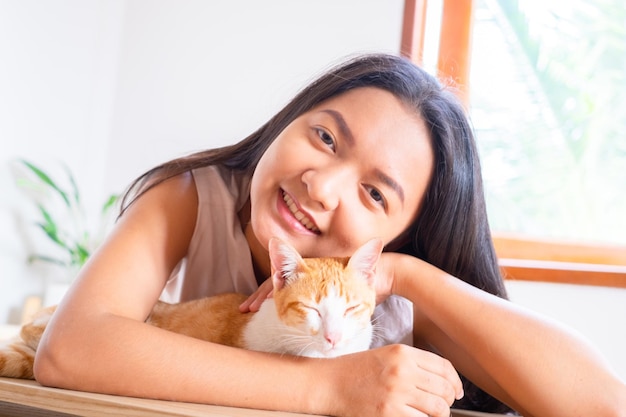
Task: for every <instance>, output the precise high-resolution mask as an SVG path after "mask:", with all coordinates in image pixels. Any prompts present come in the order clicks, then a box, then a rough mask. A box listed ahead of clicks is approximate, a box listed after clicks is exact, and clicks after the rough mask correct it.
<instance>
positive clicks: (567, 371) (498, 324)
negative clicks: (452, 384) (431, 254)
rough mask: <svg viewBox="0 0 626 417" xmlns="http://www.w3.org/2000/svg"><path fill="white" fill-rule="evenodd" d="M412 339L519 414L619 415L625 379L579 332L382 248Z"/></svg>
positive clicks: (624, 411) (625, 402)
mask: <svg viewBox="0 0 626 417" xmlns="http://www.w3.org/2000/svg"><path fill="white" fill-rule="evenodd" d="M383 259H384V261H385V265H393V267H392V268H393V270H394V279H393V281H391V282H392V283H393V284H392V285H393V288H391V289H390V292H392V293H394V294H399V295H401V296H404V297H406V298H408V299H410V300H412V301H413V303H414V307H415V308H414V311H415V322H414V329H415V330H414V331H415V338H416V342H417V343H420V342H425V343H426V344H428V345H430V346H431V347H432V348H433V349H435V351H437V352H438V353H440V354H442V355H443V356H444V357H446V358H448V359H450V360H451V361H452V363H453V364H454V365H455V366H456V368H457V369H458V370H459V371H460V372H461V373H462V374H464V375H466V376H467V377H468V378H470V379H471V380H472V381H474V382H475V383H476V384H478V385H479V386H481V387H482V388H483V389H485V390H486V391H488V392H490V393H491V394H492V395H494V396H496V397H498V398H499V399H501V400H502V401H504V402H506V403H508V404H509V405H511V406H512V407H514V408H515V409H517V410H518V411H520V412H521V413H522V414H523V415H524V416H525V417H532V416H536V417H558V416H563V417H571V416H591V415H593V416H606V417H609V416H625V415H626V385H625V384H624V383H623V381H620V380H619V379H618V378H617V377H616V376H615V375H614V374H613V373H612V372H611V371H610V369H609V367H608V366H607V364H606V363H605V361H604V360H603V359H602V358H601V357H600V355H599V354H598V353H597V352H596V351H595V350H594V349H593V348H592V347H590V345H589V344H587V343H586V342H585V341H584V340H583V339H582V338H581V337H579V336H577V335H576V334H574V333H573V332H572V331H570V330H568V329H566V328H565V327H564V326H562V325H559V324H557V323H555V322H552V321H550V320H548V319H546V318H544V317H540V316H539V315H537V314H534V313H531V312H530V311H527V310H525V309H523V308H521V307H519V306H516V305H515V304H513V303H511V302H508V301H506V300H502V299H500V298H498V297H495V296H492V295H490V294H487V293H485V292H483V291H480V290H478V289H476V288H474V287H472V286H470V285H468V284H466V283H464V282H463V281H461V280H459V279H457V278H454V277H452V276H450V275H448V274H446V273H444V272H442V271H441V270H439V269H437V268H435V267H433V266H432V265H429V264H427V263H425V262H422V261H420V260H418V259H416V258H413V257H409V256H403V255H398V254H385V255H384V258H383Z"/></svg>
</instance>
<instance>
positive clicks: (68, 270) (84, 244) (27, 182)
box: [17, 159, 119, 287]
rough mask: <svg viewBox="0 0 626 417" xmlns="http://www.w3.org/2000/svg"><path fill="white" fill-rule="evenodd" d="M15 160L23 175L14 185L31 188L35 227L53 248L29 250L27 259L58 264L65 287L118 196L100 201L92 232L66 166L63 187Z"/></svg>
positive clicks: (93, 243)
mask: <svg viewBox="0 0 626 417" xmlns="http://www.w3.org/2000/svg"><path fill="white" fill-rule="evenodd" d="M19 163H20V165H21V166H23V167H24V168H25V175H24V176H22V177H19V178H18V179H17V184H18V185H19V186H20V187H21V188H23V189H26V190H30V191H31V193H30V196H31V199H32V201H33V203H34V204H35V206H36V208H37V211H38V214H39V220H38V221H37V222H36V226H37V228H38V229H39V230H41V231H42V233H43V234H44V236H46V237H47V238H48V239H49V241H51V242H52V243H53V246H55V247H56V248H57V250H54V251H53V252H54V253H53V254H52V253H51V254H41V253H33V254H31V255H29V257H28V262H29V263H34V262H44V263H48V264H54V265H58V266H60V267H62V268H63V269H64V275H65V279H64V280H62V281H66V282H65V286H66V287H67V286H68V285H69V282H71V280H72V279H73V277H74V276H75V275H76V273H77V272H78V270H79V269H80V268H81V267H82V266H83V265H84V264H85V262H87V259H88V258H89V256H90V255H91V253H92V252H93V250H94V249H95V248H96V247H97V246H98V244H99V243H100V242H99V240H100V238H101V237H102V235H103V234H104V231H103V230H102V229H103V228H104V227H106V221H107V220H108V219H109V216H110V213H111V211H112V208H113V207H115V205H116V203H117V201H118V197H119V196H118V195H117V194H113V195H110V196H109V197H107V198H106V200H105V202H104V204H102V206H101V208H100V213H99V216H100V218H99V220H100V225H99V226H100V227H99V230H98V231H99V232H100V233H96V232H97V231H93V230H92V229H91V228H90V224H89V222H88V220H89V218H88V216H87V213H86V210H85V207H84V203H83V199H82V195H81V193H80V190H79V188H78V186H77V184H76V181H75V179H74V175H73V174H72V173H71V171H70V170H69V169H68V168H67V167H65V172H66V177H67V181H66V183H67V184H68V185H66V186H65V187H64V186H62V185H61V183H60V182H58V181H56V180H54V179H53V178H52V176H50V175H49V174H48V173H47V172H45V171H44V170H43V169H42V168H40V167H38V166H37V165H35V164H34V163H32V162H29V161H27V160H23V159H22V160H19Z"/></svg>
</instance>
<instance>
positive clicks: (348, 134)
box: [322, 109, 354, 146]
mask: <svg viewBox="0 0 626 417" xmlns="http://www.w3.org/2000/svg"><path fill="white" fill-rule="evenodd" d="M322 112H323V113H326V114H328V115H330V116H331V117H332V118H333V119H334V120H335V123H337V126H338V127H339V131H340V132H341V136H343V137H344V139H345V140H346V142H348V145H350V146H352V145H353V144H354V135H353V134H352V131H351V130H350V127H349V126H348V124H347V123H346V120H345V119H344V118H343V116H342V115H341V113H339V112H338V111H337V110H331V109H325V110H322Z"/></svg>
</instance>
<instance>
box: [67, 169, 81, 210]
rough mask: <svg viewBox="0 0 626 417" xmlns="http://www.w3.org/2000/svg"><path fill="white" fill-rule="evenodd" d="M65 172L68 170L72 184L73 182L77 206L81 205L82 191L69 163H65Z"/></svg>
mask: <svg viewBox="0 0 626 417" xmlns="http://www.w3.org/2000/svg"><path fill="white" fill-rule="evenodd" d="M64 167H65V172H67V177H68V178H69V180H70V184H72V191H73V192H74V201H75V202H76V207H79V206H80V191H79V190H78V185H77V184H76V180H75V178H74V175H72V171H70V169H69V168H68V166H67V165H64Z"/></svg>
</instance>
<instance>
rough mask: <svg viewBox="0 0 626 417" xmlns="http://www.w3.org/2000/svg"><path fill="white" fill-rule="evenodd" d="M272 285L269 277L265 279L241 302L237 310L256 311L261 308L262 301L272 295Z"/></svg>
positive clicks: (243, 311)
mask: <svg viewBox="0 0 626 417" xmlns="http://www.w3.org/2000/svg"><path fill="white" fill-rule="evenodd" d="M273 291H274V286H273V284H272V280H271V279H270V278H268V279H266V280H265V281H264V282H263V284H261V285H260V286H259V288H258V289H257V290H256V291H255V292H254V293H253V294H252V295H251V296H250V297H248V299H247V300H246V301H244V302H243V303H241V305H240V306H239V311H241V312H242V313H248V312H257V311H259V308H261V304H263V301H265V300H267V299H268V298H271V297H272V293H273Z"/></svg>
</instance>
